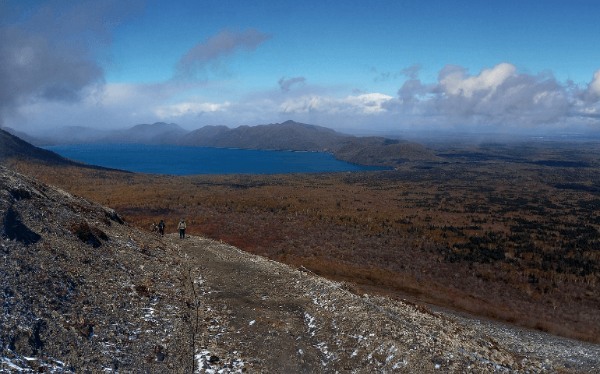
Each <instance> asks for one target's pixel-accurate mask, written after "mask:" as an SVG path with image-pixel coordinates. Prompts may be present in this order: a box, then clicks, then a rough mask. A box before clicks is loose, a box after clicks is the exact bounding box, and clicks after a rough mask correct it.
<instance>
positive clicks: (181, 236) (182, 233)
mask: <svg viewBox="0 0 600 374" xmlns="http://www.w3.org/2000/svg"><path fill="white" fill-rule="evenodd" d="M185 227H186V226H185V220H184V219H183V218H182V219H181V221H179V225H178V226H177V228H179V239H185Z"/></svg>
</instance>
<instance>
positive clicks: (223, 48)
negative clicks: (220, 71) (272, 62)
mask: <svg viewBox="0 0 600 374" xmlns="http://www.w3.org/2000/svg"><path fill="white" fill-rule="evenodd" d="M269 38H270V36H269V35H267V34H263V33H261V32H260V31H258V30H255V29H248V30H245V31H242V32H232V31H221V32H220V33H218V34H216V35H214V36H212V37H210V38H208V39H207V40H205V41H203V42H201V43H198V44H196V45H195V46H194V47H192V48H191V49H190V50H189V51H188V52H187V53H186V54H185V55H184V56H183V57H182V58H181V59H180V60H179V62H178V64H177V67H176V69H177V75H178V76H179V77H184V78H189V77H194V76H195V75H196V73H198V72H200V71H202V70H204V69H206V68H207V67H208V66H211V65H212V66H215V64H217V63H218V62H219V61H220V60H221V59H222V58H223V57H225V56H229V55H231V54H233V53H235V52H236V51H238V50H240V49H242V50H243V49H245V50H249V51H253V50H255V49H256V48H257V47H258V46H259V45H260V44H262V43H263V42H265V41H266V40H268V39H269Z"/></svg>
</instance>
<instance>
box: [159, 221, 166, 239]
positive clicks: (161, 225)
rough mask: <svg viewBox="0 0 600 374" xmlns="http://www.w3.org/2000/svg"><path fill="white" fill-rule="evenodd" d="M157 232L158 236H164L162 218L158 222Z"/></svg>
mask: <svg viewBox="0 0 600 374" xmlns="http://www.w3.org/2000/svg"><path fill="white" fill-rule="evenodd" d="M158 233H159V234H160V236H165V221H163V220H162V219H161V220H160V222H159V223H158Z"/></svg>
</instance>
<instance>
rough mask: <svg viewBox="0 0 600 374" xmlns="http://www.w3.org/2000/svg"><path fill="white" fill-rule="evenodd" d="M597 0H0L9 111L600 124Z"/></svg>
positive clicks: (548, 126)
mask: <svg viewBox="0 0 600 374" xmlns="http://www.w3.org/2000/svg"><path fill="white" fill-rule="evenodd" d="M598 14H600V2H598V1H595V0H594V1H592V0H570V1H567V0H564V1H555V0H544V1H540V0H521V1H509V0H504V1H495V0H489V1H475V0H473V1H465V0H463V1H451V0H446V1H444V0H429V1H428V0H420V1H413V0H395V1H383V0H380V1H377V0H372V1H327V0H320V1H304V2H298V1H285V0H281V1H223V0H221V1H200V0H197V1H159V0H149V1H141V0H140V1H128V2H123V1H110V0H106V1H102V2H98V1H78V2H67V1H60V0H56V1H27V0H23V1H20V0H19V1H17V0H14V1H13V0H8V1H6V0H5V1H0V38H1V39H2V45H1V46H0V59H1V60H2V61H4V62H5V63H4V64H1V66H0V79H1V80H2V81H3V82H5V83H6V84H4V85H3V88H0V102H1V103H2V104H0V116H1V117H0V120H1V121H2V122H1V124H2V125H4V126H9V127H12V128H17V129H22V130H23V131H30V132H32V131H35V130H38V129H45V130H51V129H53V128H55V127H59V126H89V127H97V128H119V127H130V126H133V125H135V124H139V123H153V122H156V121H164V122H174V123H178V124H180V125H181V126H183V127H186V128H188V129H193V128H198V127H201V126H204V125H221V124H224V125H227V126H230V127H235V126H238V125H253V124H264V123H274V122H282V121H285V120H287V119H293V120H297V121H300V122H306V123H313V124H318V125H323V126H327V127H331V128H335V129H339V130H344V131H350V132H352V131H355V132H361V133H364V132H369V131H372V132H378V131H385V132H394V131H406V130H412V129H416V130H428V131H429V130H435V129H444V130H450V131H451V130H457V131H463V130H474V131H492V132H531V131H586V130H598V129H599V127H600V48H598V38H599V37H600V22H597V15H598Z"/></svg>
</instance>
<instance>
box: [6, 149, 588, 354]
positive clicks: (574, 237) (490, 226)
mask: <svg viewBox="0 0 600 374" xmlns="http://www.w3.org/2000/svg"><path fill="white" fill-rule="evenodd" d="M459 161H461V160H459ZM459 161H453V162H451V163H407V164H405V165H404V166H402V167H401V168H398V169H397V170H395V171H388V172H369V173H340V174H326V175H321V174H319V175H288V176H281V175H278V176H193V177H168V176H151V175H137V174H129V173H119V172H110V171H102V170H89V169H87V170H84V169H79V168H74V167H68V166H65V167H53V168H50V167H48V166H43V165H35V164H31V163H29V164H26V163H19V164H18V165H17V168H18V169H19V170H21V171H23V172H26V173H28V174H30V175H34V176H36V177H38V178H39V179H41V180H43V181H45V182H48V183H50V184H54V185H57V186H59V187H61V188H64V189H66V190H68V191H69V192H72V193H74V194H77V195H82V196H84V197H86V198H89V199H92V200H95V201H98V202H100V203H102V204H104V205H108V206H110V207H112V208H115V209H116V210H117V211H118V212H119V213H120V214H121V215H123V216H124V217H125V219H126V220H128V221H129V222H132V223H134V224H136V225H138V226H140V227H142V228H146V229H149V228H150V227H151V225H152V224H153V223H156V222H158V221H159V220H160V219H164V220H165V222H166V224H167V230H166V231H167V232H174V231H175V230H176V224H177V222H178V220H179V219H180V218H181V217H185V218H186V221H187V222H188V232H189V233H190V234H192V235H203V236H207V237H210V238H214V239H219V240H223V241H225V242H228V243H230V244H232V245H235V246H237V247H239V248H242V249H244V250H246V251H249V252H252V253H256V254H260V255H264V256H267V257H269V258H272V259H275V260H278V261H281V262H284V263H288V264H292V265H295V266H298V267H300V266H303V267H305V268H307V269H309V270H311V271H313V272H315V273H317V274H320V275H324V276H326V277H329V278H332V279H336V280H343V281H347V282H348V283H350V284H352V285H351V286H350V287H353V288H354V289H355V290H356V291H357V292H377V293H384V294H387V295H391V296H395V297H399V298H407V299H410V300H413V301H418V302H426V303H432V304H436V305H439V306H443V307H449V308H453V309H457V310H462V311H467V312H470V313H475V314H478V315H482V316H488V317H492V318H497V319H501V320H505V321H509V322H513V323H516V324H519V325H522V326H527V327H531V328H536V329H541V330H544V331H549V332H552V333H556V334H560V335H564V336H569V337H574V338H578V339H583V340H588V341H595V342H599V341H600V340H598V337H599V336H600V315H599V314H598V310H600V292H599V288H600V287H599V278H600V250H599V248H600V233H599V231H598V230H599V228H600V217H599V216H598V208H600V187H598V182H599V181H600V170H598V168H596V167H594V166H595V165H596V164H595V161H594V160H589V159H586V163H585V164H581V165H580V164H568V165H567V164H560V163H558V164H553V163H547V162H546V163H544V162H540V161H539V160H538V161H536V160H533V162H527V163H525V162H511V161H502V162H497V161H495V160H486V161H485V162H476V163H474V162H459ZM467 161H468V160H467ZM542 161H543V159H542ZM84 231H85V230H84ZM82 240H84V239H83V238H82Z"/></svg>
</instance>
